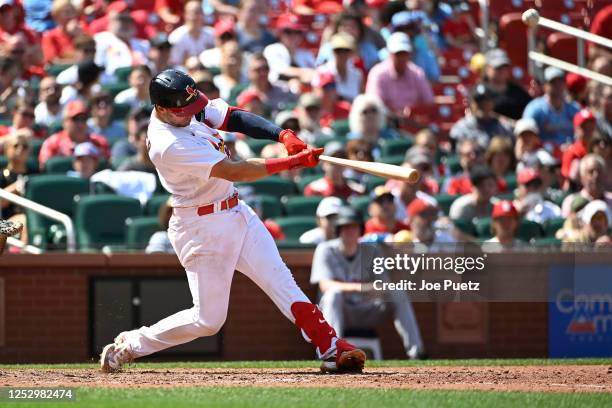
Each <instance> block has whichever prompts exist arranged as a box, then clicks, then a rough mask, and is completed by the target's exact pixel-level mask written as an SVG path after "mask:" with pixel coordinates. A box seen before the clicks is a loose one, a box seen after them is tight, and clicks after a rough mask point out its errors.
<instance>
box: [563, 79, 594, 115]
mask: <svg viewBox="0 0 612 408" xmlns="http://www.w3.org/2000/svg"><path fill="white" fill-rule="evenodd" d="M588 82H589V80H588V79H587V78H586V77H583V76H582V75H578V74H575V73H573V72H570V73H568V74H567V75H566V77H565V86H566V87H567V93H568V96H569V100H570V101H571V102H576V103H577V104H578V105H580V106H585V107H586V106H587V105H588V94H587V90H588V89H587V85H588Z"/></svg>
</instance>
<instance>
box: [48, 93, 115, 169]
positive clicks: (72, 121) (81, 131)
mask: <svg viewBox="0 0 612 408" xmlns="http://www.w3.org/2000/svg"><path fill="white" fill-rule="evenodd" d="M88 117H89V111H88V110H87V106H86V105H85V103H84V102H83V101H80V100H76V101H72V102H70V103H68V104H67V105H66V108H64V122H63V123H64V130H62V131H61V132H58V133H56V134H54V135H51V136H50V137H49V138H48V139H46V140H45V141H44V143H43V144H42V146H41V148H40V153H39V155H38V162H39V164H40V168H41V169H43V168H44V167H45V163H46V162H47V160H49V159H50V158H51V157H55V156H72V153H73V151H74V146H75V145H77V144H79V143H84V142H91V143H93V144H94V145H95V146H96V148H97V149H98V150H99V151H100V157H101V158H104V159H108V158H109V156H110V154H109V153H110V149H109V146H108V142H107V141H106V138H105V137H104V136H101V135H97V134H95V133H91V132H90V131H89V128H88V127H87V119H88Z"/></svg>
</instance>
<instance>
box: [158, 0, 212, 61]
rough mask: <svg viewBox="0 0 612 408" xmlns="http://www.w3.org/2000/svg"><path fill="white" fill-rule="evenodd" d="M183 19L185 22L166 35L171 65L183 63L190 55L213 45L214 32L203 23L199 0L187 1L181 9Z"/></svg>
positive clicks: (199, 52)
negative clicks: (170, 47)
mask: <svg viewBox="0 0 612 408" xmlns="http://www.w3.org/2000/svg"><path fill="white" fill-rule="evenodd" d="M183 19H184V20H185V24H183V25H182V26H180V27H178V28H177V29H175V30H174V31H172V32H171V33H170V35H169V36H168V41H170V44H172V51H171V53H170V62H171V64H172V65H183V64H184V63H185V60H186V59H187V58H189V57H191V56H192V55H200V54H201V53H202V52H203V51H204V50H207V49H209V48H213V47H214V46H215V33H214V31H213V29H212V28H210V27H207V26H206V24H205V21H204V12H203V11H202V2H201V1H199V0H189V1H187V2H186V3H185V8H184V10H183Z"/></svg>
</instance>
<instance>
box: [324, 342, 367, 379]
mask: <svg viewBox="0 0 612 408" xmlns="http://www.w3.org/2000/svg"><path fill="white" fill-rule="evenodd" d="M326 354H327V353H326ZM365 361H366V354H365V352H364V351H363V350H361V349H358V348H356V347H355V346H353V345H352V344H351V343H349V342H347V341H346V340H342V339H338V340H337V341H336V346H335V352H333V353H331V355H330V356H329V357H327V358H323V362H322V363H321V372H323V373H338V374H340V373H344V374H346V373H361V372H362V371H363V366H364V364H365Z"/></svg>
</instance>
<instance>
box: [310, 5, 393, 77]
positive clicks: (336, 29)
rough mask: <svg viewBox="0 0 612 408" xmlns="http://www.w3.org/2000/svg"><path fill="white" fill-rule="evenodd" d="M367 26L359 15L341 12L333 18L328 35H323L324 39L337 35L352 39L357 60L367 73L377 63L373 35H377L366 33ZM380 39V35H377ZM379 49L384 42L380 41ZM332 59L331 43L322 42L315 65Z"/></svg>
mask: <svg viewBox="0 0 612 408" xmlns="http://www.w3.org/2000/svg"><path fill="white" fill-rule="evenodd" d="M368 31H372V30H369V29H368V27H367V26H365V25H364V23H363V21H362V18H361V16H360V15H359V14H356V13H354V12H343V13H340V14H338V15H337V16H335V17H334V18H333V20H332V23H331V30H330V32H329V34H328V35H326V36H325V35H324V39H325V38H331V37H332V36H333V35H335V34H338V33H344V34H348V35H350V36H351V37H353V40H354V41H355V43H356V47H355V52H356V53H357V56H358V58H359V60H360V61H361V62H362V63H363V67H364V68H365V70H366V71H369V70H370V69H371V68H372V67H373V66H374V65H376V63H378V62H379V57H378V48H379V47H378V46H377V45H376V43H375V40H374V38H373V37H374V35H376V34H378V33H375V34H374V35H372V34H373V33H371V32H368ZM377 36H378V37H380V38H381V39H382V37H381V36H380V34H378V35H377ZM380 46H381V47H384V40H382V44H381V45H380ZM332 58H333V52H332V47H331V43H330V42H329V41H322V42H321V48H320V49H319V55H318V56H317V64H318V65H321V64H323V63H325V62H327V61H329V60H331V59H332Z"/></svg>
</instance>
